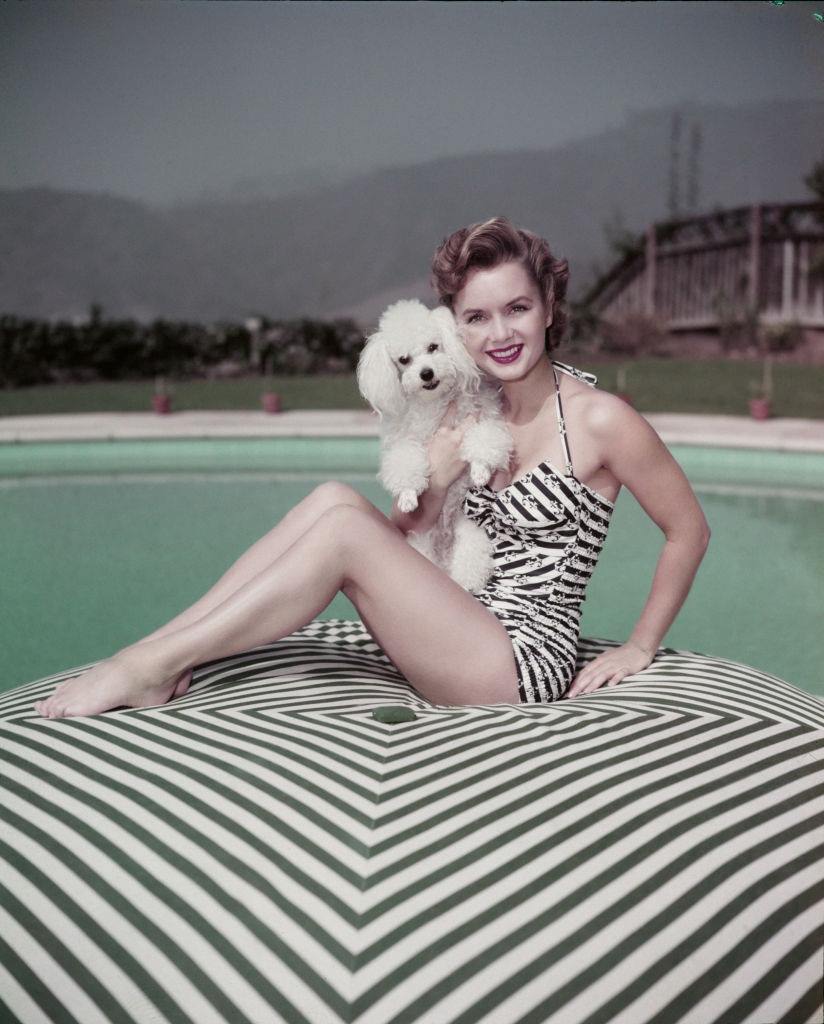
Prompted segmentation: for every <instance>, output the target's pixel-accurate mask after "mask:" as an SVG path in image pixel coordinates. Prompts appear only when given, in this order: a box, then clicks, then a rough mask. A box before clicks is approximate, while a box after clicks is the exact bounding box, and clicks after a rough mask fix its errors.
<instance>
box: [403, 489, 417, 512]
mask: <svg viewBox="0 0 824 1024" xmlns="http://www.w3.org/2000/svg"><path fill="white" fill-rule="evenodd" d="M417 507H418V495H417V494H416V493H415V491H412V490H406V491H401V493H400V494H399V495H398V508H399V509H400V511H401V512H414V511H415V509H416V508H417Z"/></svg>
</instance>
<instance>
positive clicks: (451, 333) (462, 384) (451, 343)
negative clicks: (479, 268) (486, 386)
mask: <svg viewBox="0 0 824 1024" xmlns="http://www.w3.org/2000/svg"><path fill="white" fill-rule="evenodd" d="M431 316H432V319H433V320H434V321H435V323H436V324H437V325H438V330H439V332H440V335H441V338H442V339H443V347H444V352H446V354H447V355H448V356H449V358H450V359H451V360H452V362H453V363H454V365H455V369H456V371H457V382H456V383H457V386H458V388H460V389H461V390H463V391H478V390H479V388H480V386H481V372H480V370H479V369H478V367H477V365H476V363H475V360H474V359H473V358H472V356H471V355H470V354H469V353H468V352H467V351H466V346H465V345H464V343H463V339H462V338H461V336H460V334H459V333H458V324H457V322H456V320H455V317H454V315H453V313H452V310H450V309H448V308H447V307H446V306H438V308H437V309H433V310H432V313H431Z"/></svg>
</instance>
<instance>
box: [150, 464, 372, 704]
mask: <svg viewBox="0 0 824 1024" xmlns="http://www.w3.org/2000/svg"><path fill="white" fill-rule="evenodd" d="M335 505H354V506H355V507H356V508H360V509H362V510H363V511H365V512H369V513H371V514H372V515H374V516H375V517H376V518H379V519H382V520H384V521H385V522H386V523H387V524H388V525H392V524H391V520H390V519H389V518H388V517H387V516H385V515H384V514H383V512H381V511H380V509H378V508H377V507H376V506H375V505H373V504H372V502H370V501H369V500H368V499H367V498H364V497H363V495H362V494H359V493H358V492H357V491H356V490H355V489H354V488H353V487H350V486H349V485H348V484H343V483H339V482H338V481H336V480H329V481H326V482H325V483H322V484H320V485H319V486H318V487H316V488H315V489H314V490H313V491H312V492H311V493H310V494H308V495H307V496H306V497H305V498H304V499H303V500H302V501H299V502H298V503H297V505H295V506H294V507H293V508H291V509H290V510H289V511H288V512H287V513H286V515H285V516H284V517H283V518H282V519H281V520H280V522H279V523H278V524H277V525H276V526H274V527H273V528H272V529H271V530H269V532H268V533H265V534H264V535H263V536H262V537H261V538H260V540H259V541H256V542H255V543H254V544H253V545H252V546H251V547H250V548H247V550H246V551H245V552H244V553H243V554H242V555H241V556H240V558H238V560H237V561H236V562H235V563H234V564H233V565H231V566H230V567H229V569H227V570H226V572H225V573H224V574H223V575H222V576H221V577H220V579H219V580H218V581H217V583H215V584H214V586H213V587H211V589H210V590H207V591H206V593H205V594H204V595H203V597H201V598H199V599H198V600H197V601H195V603H194V604H192V605H190V606H189V607H188V608H186V609H185V610H184V611H182V612H181V613H180V614H179V615H176V616H175V617H174V618H173V619H170V620H169V622H167V623H165V624H164V625H163V626H160V627H159V628H158V629H156V630H154V631H153V632H152V633H149V634H147V635H146V636H145V637H143V638H142V639H141V640H138V641H137V643H139V644H140V643H146V642H147V641H149V640H157V639H160V637H164V636H168V635H169V634H170V633H174V632H176V631H177V630H178V629H182V628H183V627H184V626H190V625H191V624H192V623H194V622H197V621H198V620H199V619H202V618H203V616H204V615H206V614H207V613H208V612H210V611H212V609H213V608H216V607H217V606H218V605H219V604H222V603H223V601H225V600H226V598H227V597H229V596H230V595H231V594H234V593H235V592H236V591H237V590H239V589H240V588H241V587H242V586H243V585H244V584H245V583H248V582H249V580H251V579H253V578H254V577H255V576H257V575H258V573H259V572H261V571H262V570H263V569H265V568H267V567H268V566H269V565H271V564H272V563H273V562H274V561H276V560H277V559H278V558H279V557H280V556H281V555H282V554H283V552H284V551H286V550H287V549H288V548H290V547H291V546H292V544H294V542H295V541H296V540H297V539H298V537H300V536H302V535H303V534H304V533H305V532H306V531H307V530H308V529H309V527H310V526H312V525H313V524H314V523H315V522H317V520H318V518H319V517H320V516H321V515H323V513H324V512H325V511H326V510H327V509H329V508H333V507H334V506H335ZM191 680H192V669H191V668H187V669H185V670H184V671H183V672H181V674H180V676H179V678H178V679H177V681H176V684H175V689H174V691H173V693H172V697H173V698H174V697H181V696H182V695H183V694H184V693H185V692H186V691H187V690H188V688H189V684H190V683H191Z"/></svg>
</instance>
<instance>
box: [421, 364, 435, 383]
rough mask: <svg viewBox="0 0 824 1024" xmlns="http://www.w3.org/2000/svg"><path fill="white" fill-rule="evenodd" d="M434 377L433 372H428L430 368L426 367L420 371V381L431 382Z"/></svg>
mask: <svg viewBox="0 0 824 1024" xmlns="http://www.w3.org/2000/svg"><path fill="white" fill-rule="evenodd" d="M434 376H435V371H434V370H430V368H429V367H428V366H427V367H426V369H425V370H421V380H432V378H433V377H434Z"/></svg>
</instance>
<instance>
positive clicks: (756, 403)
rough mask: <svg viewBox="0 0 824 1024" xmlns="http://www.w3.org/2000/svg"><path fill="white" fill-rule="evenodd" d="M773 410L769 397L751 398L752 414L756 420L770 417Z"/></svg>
mask: <svg viewBox="0 0 824 1024" xmlns="http://www.w3.org/2000/svg"><path fill="white" fill-rule="evenodd" d="M771 412H772V410H771V408H770V400H769V398H751V399H750V416H752V418H753V419H754V420H766V419H769V418H770V414H771Z"/></svg>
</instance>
